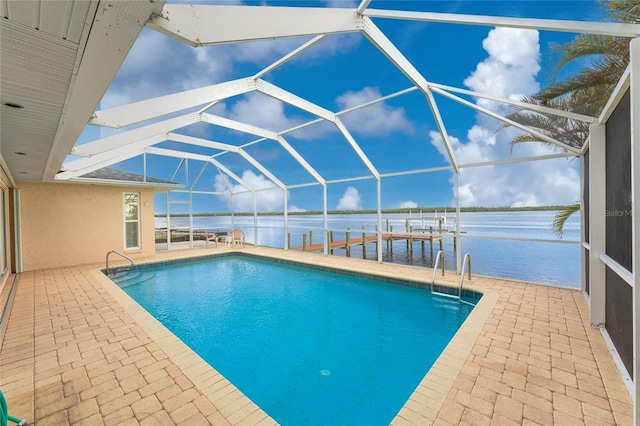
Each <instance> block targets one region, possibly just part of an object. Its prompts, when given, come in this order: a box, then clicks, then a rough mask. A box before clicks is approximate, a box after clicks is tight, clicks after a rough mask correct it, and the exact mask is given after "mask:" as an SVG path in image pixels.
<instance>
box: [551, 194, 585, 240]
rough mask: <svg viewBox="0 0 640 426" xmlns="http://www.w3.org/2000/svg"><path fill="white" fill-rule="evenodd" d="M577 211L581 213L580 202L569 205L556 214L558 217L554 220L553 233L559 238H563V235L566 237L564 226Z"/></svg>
mask: <svg viewBox="0 0 640 426" xmlns="http://www.w3.org/2000/svg"><path fill="white" fill-rule="evenodd" d="M577 211H580V200H576V201H575V203H573V204H571V205H568V206H567V207H565V208H564V209H562V210H560V211H559V212H558V213H556V216H555V218H554V219H553V231H554V232H555V233H556V235H557V236H558V238H562V235H564V224H565V223H566V222H567V220H568V219H569V218H570V217H571V215H572V214H574V213H575V212H577Z"/></svg>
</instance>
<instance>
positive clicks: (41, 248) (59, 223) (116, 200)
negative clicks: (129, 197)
mask: <svg viewBox="0 0 640 426" xmlns="http://www.w3.org/2000/svg"><path fill="white" fill-rule="evenodd" d="M17 186H18V188H19V189H20V202H21V213H22V214H21V216H22V253H23V258H22V261H23V268H24V271H31V270H37V269H49V268H56V267H63V266H72V265H80V264H87V263H104V261H105V255H106V254H107V252H109V251H110V250H118V251H119V252H122V253H125V254H126V255H128V256H130V257H132V258H135V257H140V256H150V255H153V254H155V235H154V213H153V212H154V206H153V194H154V191H153V189H149V188H135V187H130V186H104V185H83V184H67V183H26V182H24V183H18V184H17ZM125 192H138V193H140V246H141V247H140V249H139V250H126V251H125V248H124V247H125V241H124V208H123V202H124V201H123V194H124V193H125ZM145 204H146V205H145ZM114 260H115V258H114Z"/></svg>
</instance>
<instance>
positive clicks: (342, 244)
mask: <svg viewBox="0 0 640 426" xmlns="http://www.w3.org/2000/svg"><path fill="white" fill-rule="evenodd" d="M382 241H386V242H393V241H406V242H407V244H408V245H410V243H415V242H421V243H422V244H423V246H422V247H423V250H424V243H425V242H429V243H430V244H433V242H435V241H440V242H442V235H433V234H429V235H420V234H417V235H416V234H402V233H384V234H382ZM367 243H375V244H377V243H378V236H377V235H371V236H368V237H364V238H363V237H356V238H348V239H345V240H339V241H329V250H335V249H345V250H347V256H349V252H350V248H351V247H353V246H362V247H363V256H364V253H365V249H364V247H365V245H366V244H367ZM441 248H442V247H441ZM291 250H297V251H310V252H318V251H322V250H324V242H322V243H319V244H309V245H307V246H306V247H305V246H299V247H292V248H291Z"/></svg>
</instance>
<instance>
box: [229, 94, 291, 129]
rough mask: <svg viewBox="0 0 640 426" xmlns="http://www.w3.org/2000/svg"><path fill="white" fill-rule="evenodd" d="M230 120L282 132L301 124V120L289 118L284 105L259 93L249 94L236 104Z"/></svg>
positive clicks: (230, 112) (231, 109)
mask: <svg viewBox="0 0 640 426" xmlns="http://www.w3.org/2000/svg"><path fill="white" fill-rule="evenodd" d="M228 116H229V118H231V119H233V120H237V121H240V122H243V123H248V124H252V125H254V126H258V127H262V128H263V129H269V130H273V131H282V130H285V129H288V128H291V127H293V126H295V125H297V124H299V120H295V119H294V118H290V117H287V116H286V114H285V112H284V104H283V103H282V102H280V101H279V100H277V99H273V98H271V97H269V96H266V95H263V94H261V93H258V92H251V93H248V94H247V95H246V96H245V97H243V98H242V99H240V100H238V101H237V102H236V103H234V104H233V105H232V106H231V108H230V110H229V114H228Z"/></svg>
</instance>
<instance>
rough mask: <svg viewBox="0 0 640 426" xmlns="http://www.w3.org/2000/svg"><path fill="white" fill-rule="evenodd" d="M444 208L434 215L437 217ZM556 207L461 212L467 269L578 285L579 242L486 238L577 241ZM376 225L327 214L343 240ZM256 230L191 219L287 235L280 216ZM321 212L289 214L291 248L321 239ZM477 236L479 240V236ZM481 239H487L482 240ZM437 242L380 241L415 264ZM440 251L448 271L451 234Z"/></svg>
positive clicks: (277, 241)
mask: <svg viewBox="0 0 640 426" xmlns="http://www.w3.org/2000/svg"><path fill="white" fill-rule="evenodd" d="M443 214H444V212H442V213H439V216H442V215H443ZM555 214H556V212H555V211H533V212H482V213H461V215H460V216H461V217H460V228H461V230H462V232H463V234H462V236H463V238H462V239H461V247H458V249H459V250H461V253H463V254H464V253H469V254H470V255H471V258H472V272H473V273H476V274H481V275H490V276H496V277H503V278H511V279H517V280H525V281H532V282H538V283H547V284H553V285H559V286H566V287H578V288H579V287H580V246H579V245H578V244H559V243H554V242H526V241H506V240H497V239H490V237H501V238H514V237H515V238H530V239H548V240H554V241H578V240H579V239H580V215H579V214H574V215H573V216H571V218H570V219H569V220H568V221H567V224H566V225H565V228H564V229H565V233H564V236H563V238H562V239H561V240H558V239H557V237H556V235H555V234H554V232H553V228H552V223H553V218H554V216H555ZM446 216H447V221H446V224H445V225H444V226H445V228H453V227H454V226H455V225H454V218H455V216H454V215H453V214H452V213H451V212H450V211H449V212H447V215H446ZM408 218H409V215H406V214H385V215H383V221H382V227H383V229H386V226H387V221H388V224H389V226H390V227H393V231H394V232H405V230H406V224H407V219H408ZM165 223H166V221H165V219H164V218H158V219H157V220H156V226H157V227H159V228H160V227H164V226H165ZM376 223H377V216H376V215H374V214H353V215H352V214H349V215H330V216H329V220H328V229H330V230H333V231H334V239H335V240H340V239H344V238H345V231H346V230H347V228H349V229H350V231H351V235H352V236H354V237H361V236H362V228H363V227H364V228H365V231H366V232H367V235H373V232H375V226H376ZM410 223H411V226H413V228H414V229H417V228H423V229H428V228H429V227H433V228H434V229H437V227H438V222H437V221H436V220H435V218H434V214H433V213H430V214H426V213H425V214H424V215H422V219H421V216H420V214H419V213H413V214H412V215H411V222H410ZM172 224H173V226H180V225H187V224H188V219H187V218H174V219H172ZM257 224H258V227H257V233H256V232H254V230H255V229H256V228H255V227H254V218H253V217H252V216H251V217H247V216H237V217H234V218H233V223H232V219H231V218H230V217H194V227H196V228H208V229H222V230H224V229H229V228H230V227H232V226H235V227H238V228H242V229H244V230H245V232H246V233H247V240H248V241H249V242H252V243H254V242H256V241H257V242H258V244H260V245H265V246H270V247H280V248H282V247H284V242H285V239H286V236H285V233H284V231H283V227H284V220H283V217H282V216H259V217H258V219H257ZM323 228H324V226H323V217H322V215H310V216H289V219H288V232H289V233H290V234H291V237H290V238H291V246H301V245H302V236H303V234H306V235H307V242H309V238H310V235H309V234H310V231H311V232H312V238H313V242H314V243H320V242H321V241H322V239H321V238H322V235H323ZM479 237H482V238H479ZM485 237H486V238H485ZM438 249H439V245H438V244H435V247H434V255H433V256H432V255H431V252H430V250H429V246H428V244H426V247H425V251H424V253H423V252H422V250H421V245H420V243H415V244H414V248H413V251H412V252H411V251H408V250H407V247H406V243H405V242H401V241H396V242H394V244H393V246H392V247H389V248H387V245H386V243H383V261H385V262H394V263H401V264H410V265H417V266H426V267H431V266H432V263H433V260H434V257H435V252H437V250H438ZM443 250H444V253H445V264H446V268H447V269H451V270H455V253H454V248H453V237H452V235H450V234H449V235H445V237H444V238H443ZM334 254H335V255H338V256H344V255H345V251H344V250H335V252H334ZM351 255H352V256H353V257H362V250H361V248H359V247H354V248H353V249H352V252H351ZM366 257H367V258H369V259H372V260H375V259H377V255H376V253H375V245H373V244H369V245H368V246H367V252H366Z"/></svg>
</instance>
